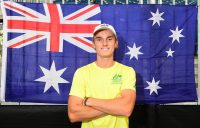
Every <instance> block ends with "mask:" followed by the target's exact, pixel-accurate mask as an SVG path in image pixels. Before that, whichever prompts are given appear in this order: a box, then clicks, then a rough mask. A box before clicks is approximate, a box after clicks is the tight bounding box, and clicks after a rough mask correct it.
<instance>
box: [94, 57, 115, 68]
mask: <svg viewBox="0 0 200 128" xmlns="http://www.w3.org/2000/svg"><path fill="white" fill-rule="evenodd" d="M95 63H96V64H97V66H99V67H101V68H109V67H112V66H113V65H114V63H115V61H114V60H113V59H106V58H103V59H101V60H100V59H97V60H96V62H95Z"/></svg>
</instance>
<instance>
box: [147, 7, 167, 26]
mask: <svg viewBox="0 0 200 128" xmlns="http://www.w3.org/2000/svg"><path fill="white" fill-rule="evenodd" d="M163 14H164V12H162V13H159V10H158V8H157V11H156V13H153V12H151V15H152V17H151V18H149V19H148V20H153V23H152V26H153V25H154V24H155V23H157V24H158V25H159V26H160V21H164V19H163V18H162V17H161V16H162V15H163Z"/></svg>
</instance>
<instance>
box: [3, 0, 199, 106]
mask: <svg viewBox="0 0 200 128" xmlns="http://www.w3.org/2000/svg"><path fill="white" fill-rule="evenodd" d="M18 4H20V5H23V6H25V7H30V8H32V9H33V10H35V11H38V12H40V13H42V14H44V15H45V11H44V10H45V9H44V6H43V4H30V3H18ZM84 6H86V5H61V10H62V13H63V16H66V15H69V14H71V13H73V12H74V11H76V10H78V9H81V8H83V7H84ZM4 9H5V10H4V15H3V16H4V19H7V17H8V16H11V15H14V16H20V15H21V14H19V13H18V12H14V11H13V10H10V9H9V8H4ZM87 20H100V21H101V23H107V24H111V25H113V26H114V27H115V29H116V31H117V35H118V40H119V48H118V49H117V50H116V52H115V59H116V61H118V62H121V63H123V64H126V65H128V66H131V67H133V68H134V69H135V71H136V73H137V83H136V86H137V103H145V104H148V103H172V102H182V101H195V100H196V99H197V96H196V87H195V80H194V47H195V36H196V27H197V26H196V24H197V23H196V22H197V8H196V6H171V5H102V6H100V12H99V13H98V14H96V15H94V16H93V17H90V18H88V19H87ZM4 22H5V24H6V25H7V23H8V22H7V21H6V20H4ZM6 25H4V35H6V37H4V42H3V44H4V45H6V44H7V41H9V40H11V39H15V38H17V37H18V36H21V35H23V34H24V33H25V32H24V33H23V32H21V33H18V32H8V31H7V29H6V27H7V26H6ZM5 33H7V34H5ZM87 39H88V40H91V38H87ZM36 42H37V43H32V44H30V45H27V46H25V47H21V48H7V49H6V50H5V49H4V53H3V55H4V56H3V57H4V60H5V61H4V62H5V65H4V66H3V69H2V70H4V73H5V74H4V75H3V76H5V77H4V78H3V79H2V80H3V81H4V83H5V85H4V86H3V87H4V92H3V93H5V101H12V102H40V103H64V104H66V103H67V102H68V94H69V91H70V87H71V83H72V78H73V75H74V72H75V70H76V69H77V68H79V67H81V66H84V65H86V64H88V63H90V62H92V61H94V60H95V53H89V52H88V51H86V50H84V49H82V48H80V47H78V46H76V45H74V44H72V43H69V41H68V40H63V51H62V52H51V51H47V50H46V47H47V43H46V42H47V39H42V40H39V41H36ZM5 51H6V52H5ZM6 53H7V54H6ZM5 54H6V55H5ZM48 73H49V74H55V75H53V76H52V75H51V76H49V74H48ZM56 73H57V75H56ZM58 74H59V75H58ZM52 78H58V79H56V80H53V79H52Z"/></svg>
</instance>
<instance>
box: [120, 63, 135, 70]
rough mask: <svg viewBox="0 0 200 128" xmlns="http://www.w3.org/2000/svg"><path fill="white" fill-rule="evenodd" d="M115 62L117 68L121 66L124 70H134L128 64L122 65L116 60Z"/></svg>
mask: <svg viewBox="0 0 200 128" xmlns="http://www.w3.org/2000/svg"><path fill="white" fill-rule="evenodd" d="M116 63H117V65H118V68H121V69H122V70H123V71H125V72H135V70H134V69H133V68H132V67H130V66H127V65H124V64H122V63H119V62H116Z"/></svg>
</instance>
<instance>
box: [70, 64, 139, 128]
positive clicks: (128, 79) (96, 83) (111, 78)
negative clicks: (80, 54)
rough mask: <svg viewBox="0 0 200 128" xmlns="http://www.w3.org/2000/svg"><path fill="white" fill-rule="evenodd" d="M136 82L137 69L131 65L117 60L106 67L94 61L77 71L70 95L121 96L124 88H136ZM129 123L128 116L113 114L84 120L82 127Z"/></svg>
mask: <svg viewBox="0 0 200 128" xmlns="http://www.w3.org/2000/svg"><path fill="white" fill-rule="evenodd" d="M135 82H136V75H135V71H134V70H133V69H132V68H131V67H128V66H125V65H122V64H120V63H118V62H115V64H114V65H113V66H112V67H110V68H106V69H104V68H100V67H98V66H97V65H96V63H95V62H93V63H91V64H88V65H86V66H83V67H81V68H79V69H78V70H77V71H76V72H75V74H74V78H73V83H72V87H71V91H70V94H69V95H73V96H77V97H80V98H83V99H84V97H93V98H99V99H113V98H116V97H119V96H120V95H121V91H122V90H123V89H132V90H135ZM128 125H129V123H128V117H125V116H112V115H107V116H104V117H101V118H97V119H94V120H91V121H83V122H82V128H128Z"/></svg>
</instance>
